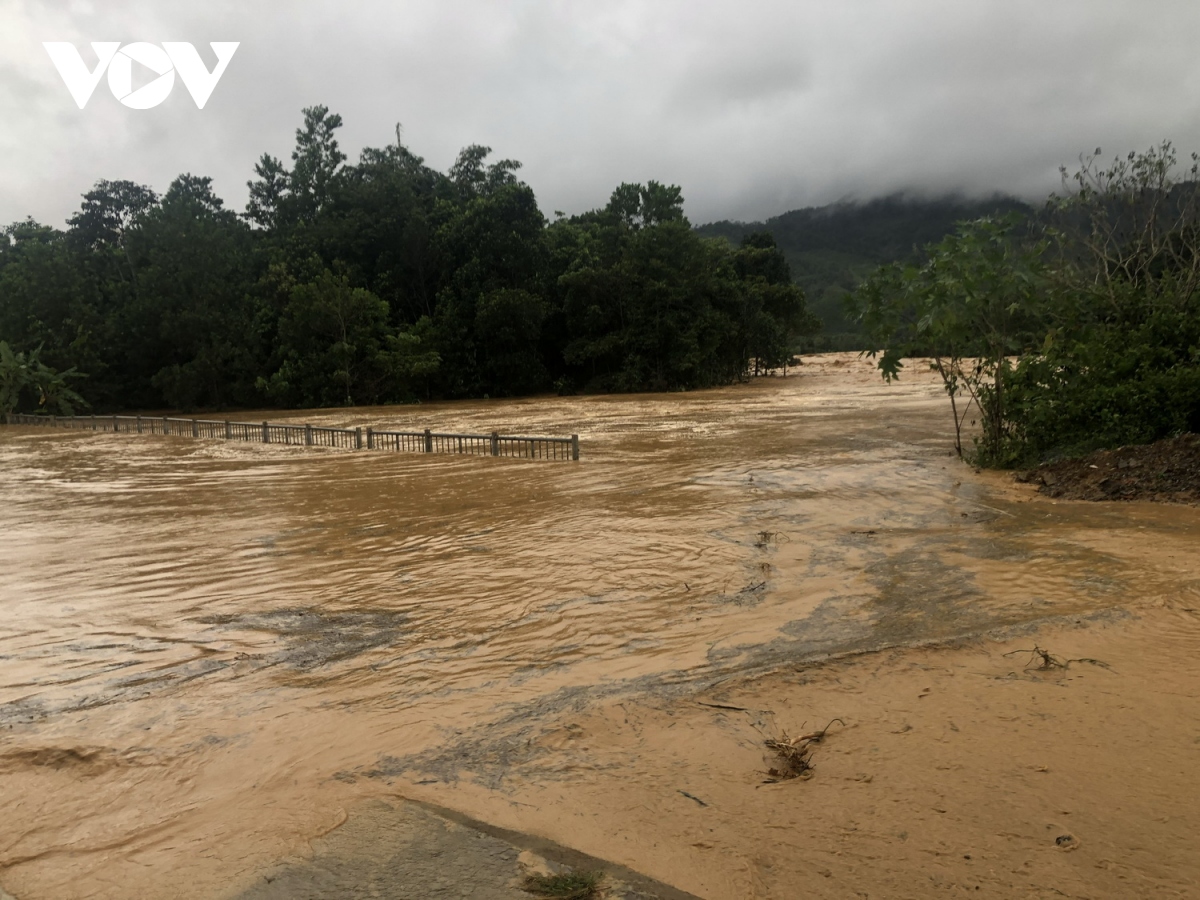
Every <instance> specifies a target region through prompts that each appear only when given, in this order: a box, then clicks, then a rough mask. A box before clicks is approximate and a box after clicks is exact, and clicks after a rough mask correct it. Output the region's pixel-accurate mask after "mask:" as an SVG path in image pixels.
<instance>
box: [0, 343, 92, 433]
mask: <svg viewBox="0 0 1200 900" xmlns="http://www.w3.org/2000/svg"><path fill="white" fill-rule="evenodd" d="M40 352H41V348H40V347H39V348H37V349H34V350H30V351H29V352H28V353H21V352H15V351H14V350H13V349H12V348H11V347H9V345H8V342H7V341H0V413H3V414H4V415H8V414H10V413H12V412H15V411H16V409H17V408H18V407H19V406H20V405H21V401H22V397H23V396H28V395H30V394H32V395H33V396H34V397H36V398H37V408H38V409H39V410H44V411H45V412H47V413H54V414H58V415H64V416H70V415H74V413H75V407H76V406H85V405H86V402H85V401H84V399H83V398H82V397H81V396H79V394H77V393H76V392H75V391H74V390H73V389H72V388H71V387H70V385H69V384H68V382H69V380H70V379H72V378H79V377H81V376H80V375H79V374H78V373H77V372H75V371H74V370H73V369H68V370H67V371H65V372H56V371H55V370H54V369H52V368H50V367H49V366H47V365H45V364H44V363H43V362H42V361H41V359H39V358H38V355H39V353H40Z"/></svg>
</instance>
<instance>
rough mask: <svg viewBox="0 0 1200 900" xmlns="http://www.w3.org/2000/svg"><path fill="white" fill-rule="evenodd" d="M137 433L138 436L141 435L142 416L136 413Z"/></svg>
mask: <svg viewBox="0 0 1200 900" xmlns="http://www.w3.org/2000/svg"><path fill="white" fill-rule="evenodd" d="M137 433H138V434H141V433H142V416H141V413H138V417H137Z"/></svg>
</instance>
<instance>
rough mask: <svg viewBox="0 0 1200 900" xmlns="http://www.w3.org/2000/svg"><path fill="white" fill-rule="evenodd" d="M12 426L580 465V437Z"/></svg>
mask: <svg viewBox="0 0 1200 900" xmlns="http://www.w3.org/2000/svg"><path fill="white" fill-rule="evenodd" d="M8 424H10V425H41V426H48V427H50V428H75V429H82V430H84V431H103V432H110V433H114V434H166V435H174V436H176V437H194V438H216V439H219V440H226V441H251V442H254V443H259V444H294V445H298V446H304V447H334V448H337V449H340V450H390V451H393V452H400V453H455V454H458V453H462V454H467V455H471V456H509V457H519V458H523V459H561V460H578V459H579V435H577V434H573V435H571V436H570V437H535V436H529V435H516V434H498V433H497V432H495V431H493V432H492V433H491V434H447V433H442V432H437V431H430V430H429V429H428V428H426V429H425V430H424V431H384V430H375V429H373V428H365V429H364V428H329V427H326V426H324V425H307V424H305V425H286V424H280V423H277V422H262V423H261V424H260V423H257V422H233V421H230V420H228V419H226V420H223V421H218V420H216V419H180V418H173V417H171V416H32V415H29V414H27V413H10V414H9V415H8Z"/></svg>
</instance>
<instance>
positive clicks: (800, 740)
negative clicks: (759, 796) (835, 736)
mask: <svg viewBox="0 0 1200 900" xmlns="http://www.w3.org/2000/svg"><path fill="white" fill-rule="evenodd" d="M834 722H837V723H838V724H839V725H841V726H842V727H843V728H845V727H846V723H845V722H843V721H842V720H841V719H830V720H829V725H826V726H825V727H824V728H822V729H821V730H820V731H810V732H808V733H807V734H802V735H800V736H799V737H795V738H789V737H788V736H787V732H786V731H785V732H784V733H783V735H782V736H781V737H780V738H779V739H775V738H768V739H767V740H766V741H764V742H763V743H764V744H765V746H766V748H767V749H768V750H771V751H773V752H774V753H775V755H776V757H778V765H775V766H772V767H771V768H769V769H767V774H768V775H769V776H771V777H770V778H768V779H767V780H766V781H764V782H763V784H775V783H776V782H779V781H788V780H790V779H793V778H802V779H805V780H807V779H809V778H811V777H812V771H813V765H812V748H813V745H814V744H819V743H821V741H823V740H824V739H825V733H826V732H827V731H829V728H830V726H832V725H833V723H834Z"/></svg>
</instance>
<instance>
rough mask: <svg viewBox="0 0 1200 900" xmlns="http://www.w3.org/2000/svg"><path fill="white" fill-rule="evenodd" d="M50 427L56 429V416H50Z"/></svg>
mask: <svg viewBox="0 0 1200 900" xmlns="http://www.w3.org/2000/svg"><path fill="white" fill-rule="evenodd" d="M50 427H51V428H57V427H58V416H51V417H50Z"/></svg>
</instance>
